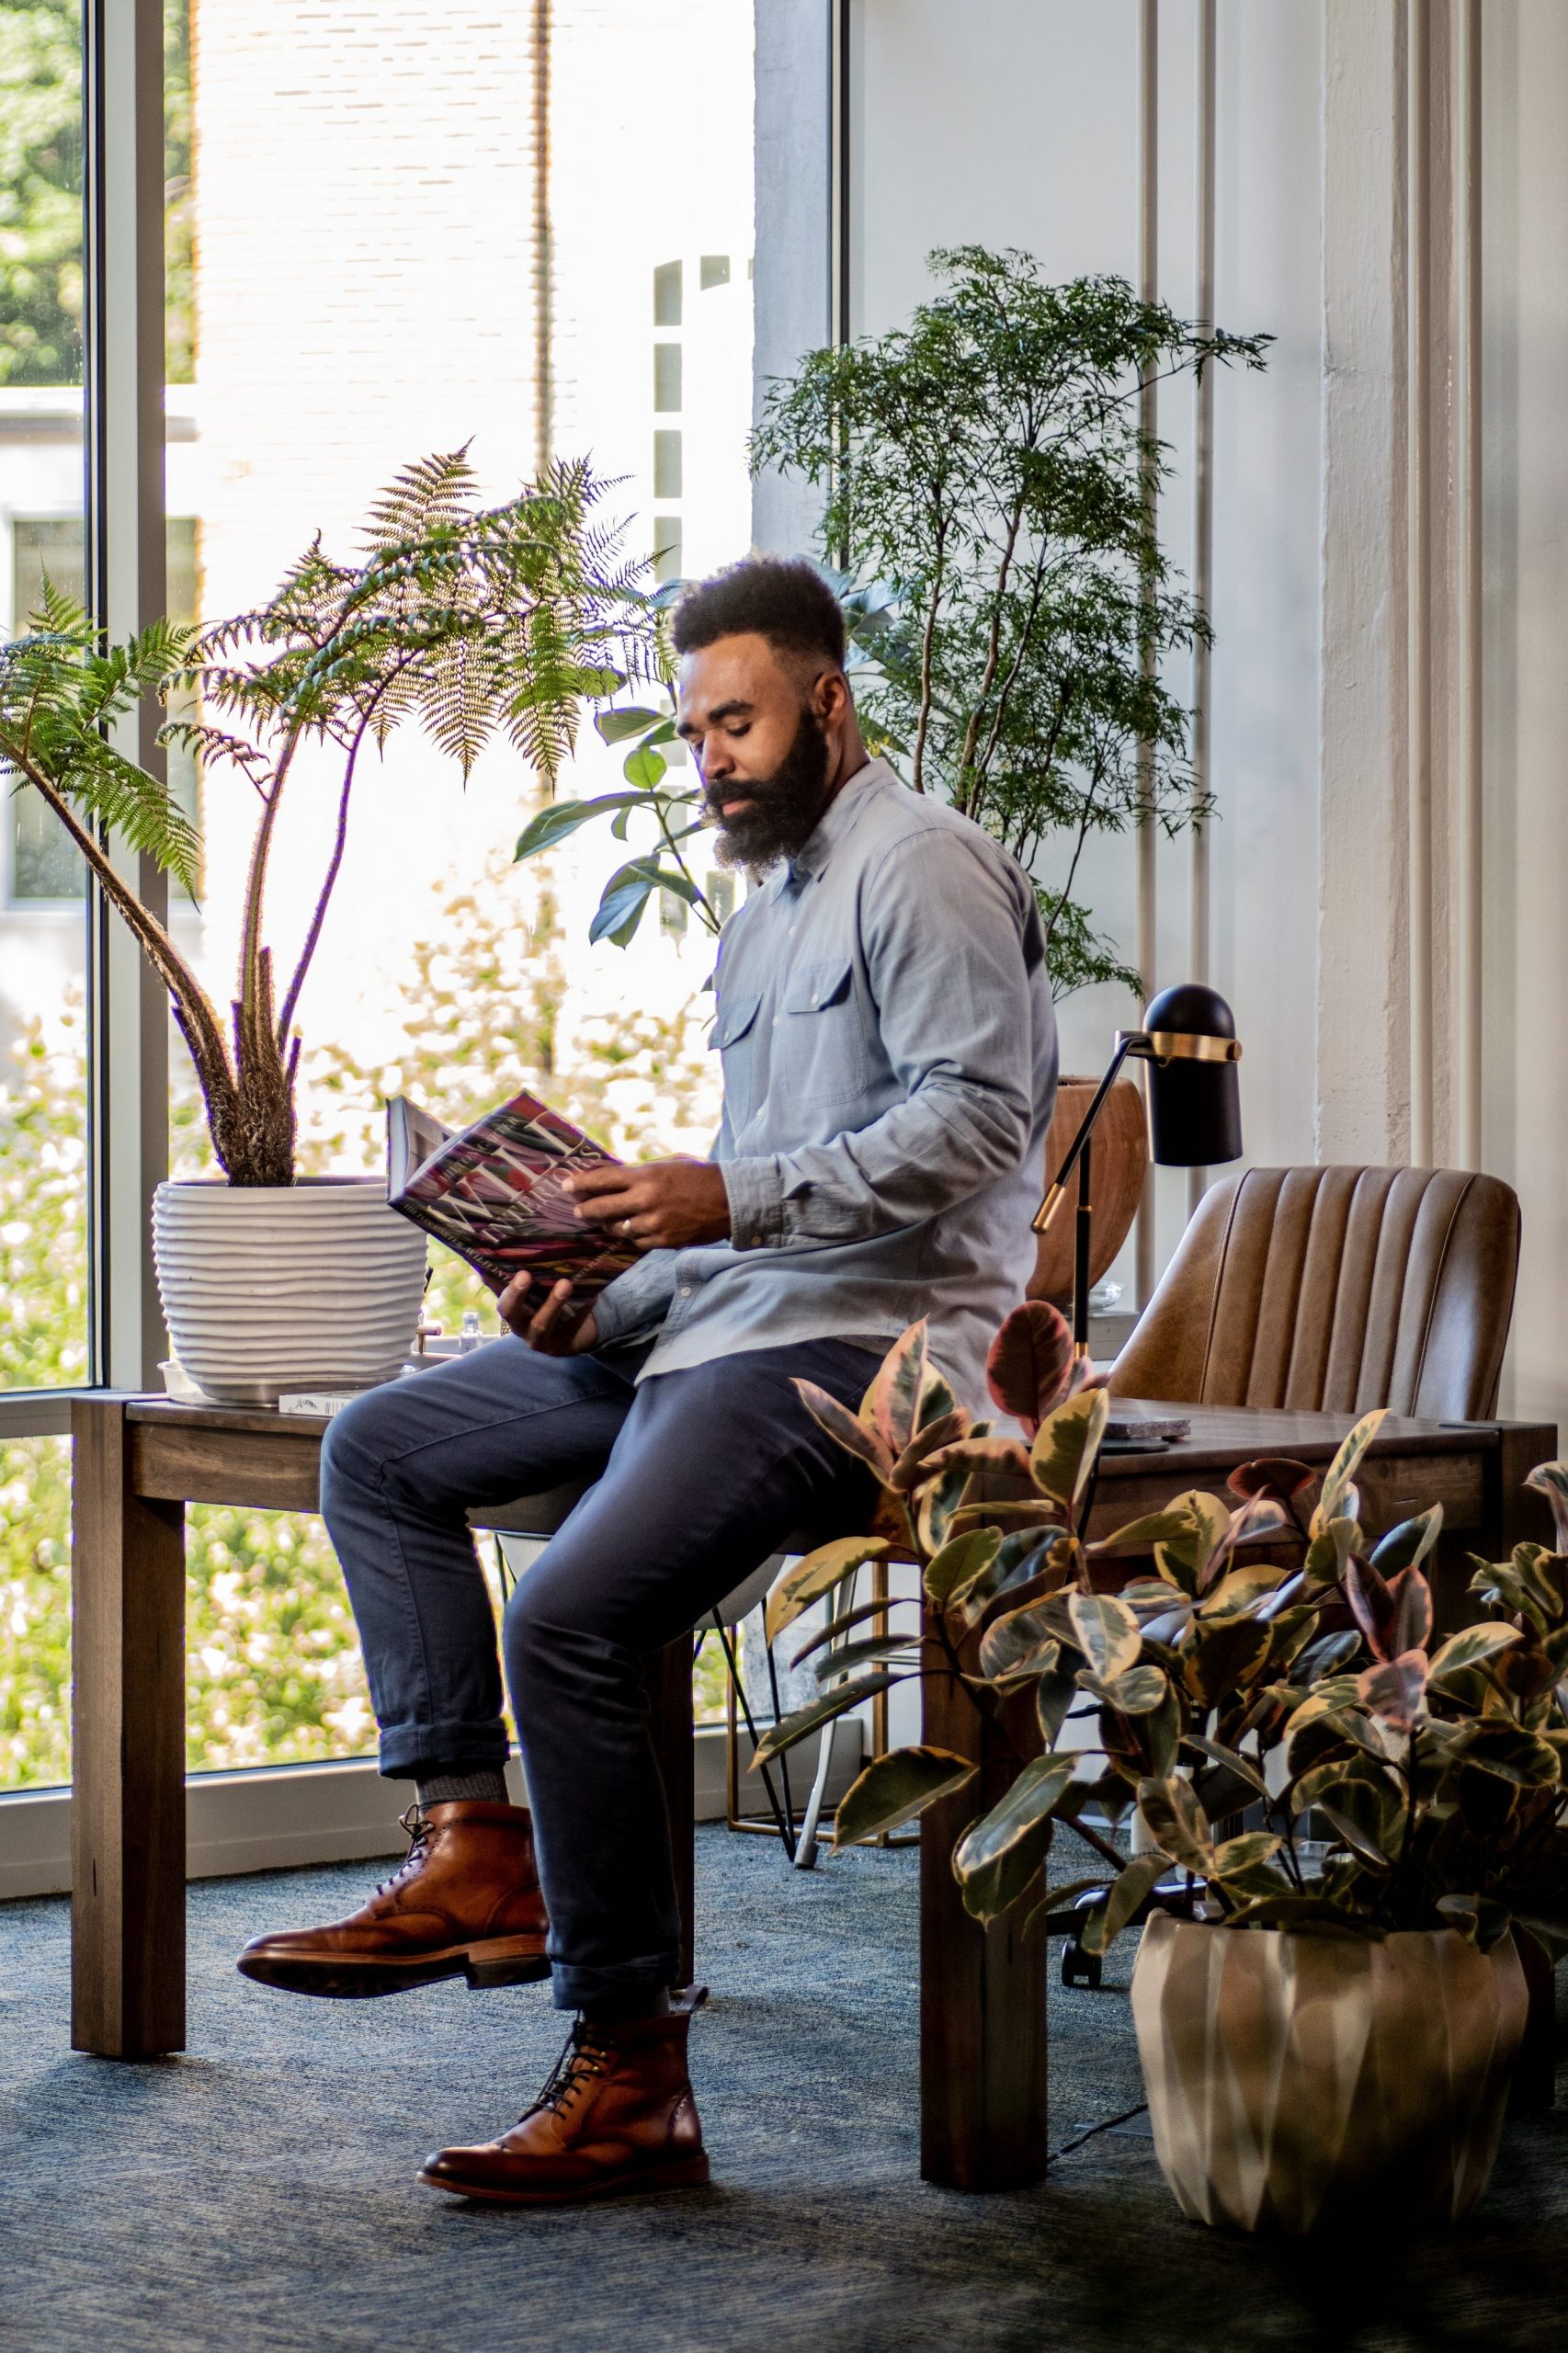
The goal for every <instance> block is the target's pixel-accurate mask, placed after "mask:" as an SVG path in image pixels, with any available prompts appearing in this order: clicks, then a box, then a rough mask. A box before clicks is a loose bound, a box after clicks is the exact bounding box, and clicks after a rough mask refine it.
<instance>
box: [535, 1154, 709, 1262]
mask: <svg viewBox="0 0 1568 2353" xmlns="http://www.w3.org/2000/svg"><path fill="white" fill-rule="evenodd" d="M566 1187H567V1190H568V1191H569V1192H570V1193H571V1195H572V1197H573V1199H574V1200H575V1201H576V1203H577V1206H578V1209H579V1210H580V1211H581V1212H582V1215H583V1216H584V1217H585V1219H586V1220H587V1221H588V1222H589V1223H590V1224H593V1225H608V1227H609V1229H610V1231H611V1233H616V1234H619V1235H620V1236H621V1237H622V1238H623V1239H624V1240H626V1241H628V1242H633V1243H635V1244H636V1245H637V1247H638V1249H639V1250H684V1249H687V1248H688V1247H689V1246H690V1245H691V1244H693V1243H696V1242H722V1241H723V1240H724V1239H725V1238H726V1236H727V1235H728V1233H729V1231H730V1197H729V1195H728V1194H727V1193H726V1192H725V1190H724V1177H723V1172H722V1170H721V1169H719V1168H717V1167H715V1165H714V1164H713V1163H712V1161H710V1160H688V1159H681V1160H650V1161H648V1162H647V1163H646V1164H645V1165H644V1166H642V1167H641V1168H585V1169H584V1170H583V1171H582V1173H581V1174H580V1175H579V1176H570V1177H568V1178H567V1180H566Z"/></svg>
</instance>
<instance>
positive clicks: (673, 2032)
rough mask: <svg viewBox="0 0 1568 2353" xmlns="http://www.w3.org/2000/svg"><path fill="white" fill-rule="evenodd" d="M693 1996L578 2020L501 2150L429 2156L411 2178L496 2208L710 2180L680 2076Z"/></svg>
mask: <svg viewBox="0 0 1568 2353" xmlns="http://www.w3.org/2000/svg"><path fill="white" fill-rule="evenodd" d="M702 1999H703V1995H701V1994H700V1993H699V1994H698V1995H695V1996H694V1997H691V1998H690V1999H688V2000H687V2002H685V2003H683V2004H682V2006H680V2007H678V2008H676V2009H673V2010H670V2011H668V2012H666V2013H662V2014H661V2015H660V2016H659V2017H657V2018H617V2019H615V2020H613V2021H605V2020H593V2021H590V2020H588V2019H586V2018H579V2020H578V2021H577V2024H576V2025H575V2026H574V2028H573V2029H572V2039H571V2040H570V2041H569V2042H568V2043H567V2045H566V2048H565V2050H564V2051H563V2052H562V2054H561V2058H560V2060H559V2061H558V2062H557V2064H556V2068H555V2073H554V2074H553V2075H551V2079H550V2081H549V2083H547V2084H546V2086H545V2087H544V2089H543V2091H542V2092H540V2096H539V2097H538V2099H537V2100H536V2101H535V2102H534V2104H533V2106H532V2108H530V2109H528V2111H527V2112H526V2114H525V2115H524V2116H523V2117H522V2118H521V2119H520V2120H519V2121H518V2122H517V2123H516V2124H515V2125H514V2126H513V2127H512V2130H511V2131H509V2132H506V2133H503V2135H502V2136H501V2138H500V2140H499V2141H486V2142H483V2143H482V2144H481V2145H479V2146H478V2147H476V2148H470V2149H437V2151H436V2153H435V2154H434V2155H433V2156H428V2157H426V2160H425V2163H424V2165H422V2166H421V2167H420V2170H419V2178H420V2180H421V2181H423V2182H425V2183H426V2184H427V2186H428V2187H429V2188H431V2189H449V2190H450V2191H451V2193H452V2195H453V2196H454V2197H457V2198H479V2199H484V2200H488V2201H489V2202H490V2203H491V2204H492V2205H497V2206H564V2205H567V2204H569V2203H571V2202H572V2201H573V2200H576V2199H580V2198H614V2197H618V2196H619V2195H620V2194H621V2193H622V2192H624V2191H628V2190H636V2189H696V2188H700V2186H701V2185H702V2183H704V2182H705V2181H706V2180H707V2178H708V2158H707V2155H706V2154H705V2152H704V2150H703V2146H702V2126H701V2124H700V2122H699V2120H698V2114H697V2102H696V2101H695V2100H694V2099H693V2097H692V2096H691V2083H690V2079H689V2077H688V2076H687V2071H686V2038H687V2028H688V2027H689V2025H690V2024H691V2013H692V2010H693V2009H695V2008H696V2007H697V2006H698V2004H699V2002H700V2001H701V2000H702Z"/></svg>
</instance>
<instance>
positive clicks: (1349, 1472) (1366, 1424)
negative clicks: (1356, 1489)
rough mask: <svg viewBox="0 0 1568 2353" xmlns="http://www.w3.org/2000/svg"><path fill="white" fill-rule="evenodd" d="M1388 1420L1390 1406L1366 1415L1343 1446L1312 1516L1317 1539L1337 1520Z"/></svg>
mask: <svg viewBox="0 0 1568 2353" xmlns="http://www.w3.org/2000/svg"><path fill="white" fill-rule="evenodd" d="M1387 1419H1388V1407H1387V1406H1386V1405H1380V1406H1378V1407H1377V1409H1376V1410H1375V1411H1374V1412H1372V1413H1370V1414H1363V1415H1362V1416H1361V1418H1360V1420H1359V1421H1358V1423H1357V1425H1356V1427H1355V1428H1354V1429H1353V1430H1351V1431H1350V1433H1349V1435H1348V1436H1347V1437H1346V1438H1345V1440H1344V1442H1343V1444H1342V1445H1341V1446H1340V1449H1339V1451H1338V1452H1337V1453H1336V1454H1335V1458H1334V1460H1333V1461H1332V1462H1331V1463H1330V1464H1329V1466H1328V1469H1327V1470H1326V1471H1325V1472H1324V1482H1323V1492H1322V1494H1321V1495H1319V1497H1318V1500H1317V1508H1316V1510H1315V1511H1314V1512H1313V1514H1312V1529H1311V1533H1312V1535H1313V1536H1315V1535H1317V1534H1318V1532H1319V1530H1320V1529H1324V1528H1326V1527H1327V1525H1328V1523H1329V1521H1330V1520H1331V1519H1333V1518H1336V1517H1337V1515H1338V1512H1339V1506H1340V1503H1341V1501H1342V1500H1343V1498H1344V1497H1345V1496H1346V1493H1347V1492H1348V1490H1349V1487H1350V1485H1351V1483H1352V1481H1353V1480H1354V1479H1355V1476H1356V1473H1357V1472H1358V1469H1359V1468H1360V1463H1361V1458H1362V1456H1363V1455H1364V1454H1365V1453H1366V1451H1367V1449H1368V1448H1369V1446H1370V1445H1371V1443H1372V1440H1373V1439H1374V1438H1376V1437H1377V1434H1378V1432H1379V1430H1380V1429H1381V1427H1382V1425H1383V1423H1384V1422H1385V1421H1386V1420H1387Z"/></svg>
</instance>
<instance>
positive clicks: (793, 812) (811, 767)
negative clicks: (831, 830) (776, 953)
mask: <svg viewBox="0 0 1568 2353" xmlns="http://www.w3.org/2000/svg"><path fill="white" fill-rule="evenodd" d="M827 766H828V749H827V737H826V736H825V735H824V733H823V730H822V724H821V722H820V721H819V720H818V718H817V715H816V713H815V711H813V710H811V709H810V708H809V707H804V706H803V707H802V709H801V718H800V724H799V725H798V726H797V728H796V730H795V740H794V742H793V743H792V744H791V745H790V749H789V750H788V751H787V752H786V753H785V755H784V757H783V758H782V760H780V762H779V764H778V767H776V768H775V769H774V771H773V774H772V775H771V776H769V777H761V778H757V779H753V780H751V781H750V782H748V783H745V784H741V785H736V784H734V783H732V782H726V783H725V784H723V785H722V786H721V787H720V788H719V790H720V791H721V792H722V793H731V792H739V793H743V794H744V797H745V799H746V800H747V801H750V803H751V806H750V808H749V809H741V810H737V812H736V813H735V814H734V816H733V817H732V818H729V819H728V820H725V819H724V818H722V817H721V816H720V813H719V810H718V807H717V804H716V801H715V796H714V794H713V792H712V790H705V792H704V796H703V798H704V801H705V804H706V807H707V810H708V813H709V814H710V817H712V819H713V821H714V824H715V825H716V826H717V829H718V830H717V832H716V833H715V835H714V837H713V846H714V850H715V852H716V854H717V857H718V859H719V863H720V865H721V866H750V867H754V868H756V869H759V870H760V869H761V868H762V867H765V866H772V865H774V864H775V863H776V862H777V861H778V859H779V858H792V857H793V856H794V854H795V852H796V851H797V850H801V849H804V847H805V846H806V844H807V843H808V842H809V841H810V839H811V837H812V835H813V834H814V833H815V831H816V828H817V821H818V819H819V818H820V817H821V815H822V813H823V811H824V809H825V808H826V807H827V802H828V790H827Z"/></svg>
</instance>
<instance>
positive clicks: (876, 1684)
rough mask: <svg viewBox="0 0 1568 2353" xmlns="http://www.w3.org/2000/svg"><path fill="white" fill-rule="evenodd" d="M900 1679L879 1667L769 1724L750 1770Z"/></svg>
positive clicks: (820, 1695) (872, 1697) (819, 1694)
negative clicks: (777, 1721)
mask: <svg viewBox="0 0 1568 2353" xmlns="http://www.w3.org/2000/svg"><path fill="white" fill-rule="evenodd" d="M902 1680H903V1677H900V1676H896V1675H892V1674H890V1673H889V1672H888V1670H887V1669H886V1668H885V1667H883V1668H880V1669H879V1670H878V1672H877V1673H876V1674H874V1675H861V1676H857V1677H854V1678H853V1679H852V1680H851V1681H850V1682H848V1683H841V1684H839V1685H838V1686H837V1688H835V1690H832V1691H823V1692H819V1693H818V1695H817V1697H816V1698H815V1699H812V1700H811V1701H810V1702H809V1704H808V1705H807V1706H805V1707H803V1708H797V1709H796V1711H795V1712H794V1714H793V1715H792V1716H786V1717H785V1718H784V1720H783V1722H781V1723H777V1724H769V1726H768V1728H767V1731H766V1732H765V1733H763V1735H762V1738H761V1739H760V1740H759V1741H758V1743H757V1745H756V1753H755V1755H754V1756H753V1757H752V1760H751V1769H752V1770H753V1771H755V1770H756V1768H757V1766H759V1765H766V1764H767V1760H768V1758H769V1757H770V1756H779V1755H781V1754H782V1752H783V1751H784V1750H785V1749H786V1748H793V1747H794V1745H795V1744H796V1742H797V1741H800V1740H806V1739H809V1738H810V1736H811V1734H812V1733H813V1732H818V1731H820V1730H821V1728H822V1726H823V1725H824V1724H825V1723H831V1722H833V1719H834V1717H835V1716H842V1715H846V1714H847V1713H848V1711H849V1710H850V1709H851V1708H858V1706H859V1705H860V1702H861V1701H862V1700H863V1699H875V1698H876V1696H877V1694H878V1692H879V1691H886V1690H888V1689H890V1688H892V1685H893V1684H894V1683H898V1682H901V1681H902Z"/></svg>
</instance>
